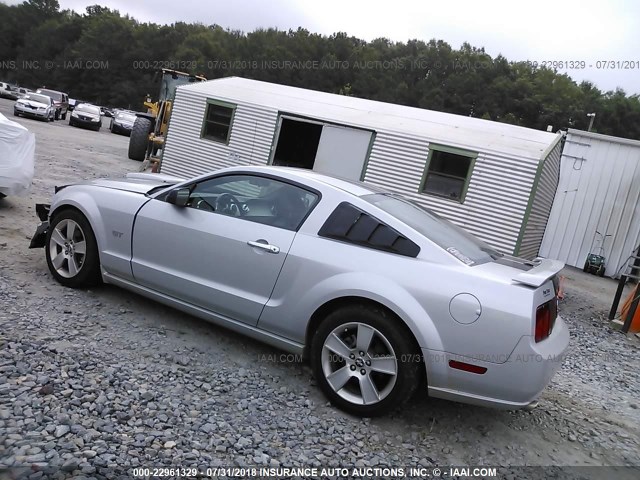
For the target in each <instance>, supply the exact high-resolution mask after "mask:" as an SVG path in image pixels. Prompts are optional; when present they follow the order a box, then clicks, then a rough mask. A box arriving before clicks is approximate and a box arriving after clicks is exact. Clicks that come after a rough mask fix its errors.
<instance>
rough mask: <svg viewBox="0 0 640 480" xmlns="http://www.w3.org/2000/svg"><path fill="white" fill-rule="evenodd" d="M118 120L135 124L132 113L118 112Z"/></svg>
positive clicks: (134, 117)
mask: <svg viewBox="0 0 640 480" xmlns="http://www.w3.org/2000/svg"><path fill="white" fill-rule="evenodd" d="M116 118H117V119H118V120H124V121H125V122H132V123H133V122H135V120H136V116H135V115H134V114H132V113H126V112H120V113H118V114H117V115H116Z"/></svg>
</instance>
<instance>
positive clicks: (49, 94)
mask: <svg viewBox="0 0 640 480" xmlns="http://www.w3.org/2000/svg"><path fill="white" fill-rule="evenodd" d="M38 93H43V94H45V95H46V96H47V97H51V98H53V99H54V100H58V101H60V100H62V94H61V93H60V92H54V91H53V90H44V89H43V90H40V91H39V92H38Z"/></svg>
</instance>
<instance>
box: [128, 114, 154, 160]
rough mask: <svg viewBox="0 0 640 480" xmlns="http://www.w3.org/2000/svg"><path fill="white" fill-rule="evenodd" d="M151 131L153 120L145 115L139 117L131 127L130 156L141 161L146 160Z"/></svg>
mask: <svg viewBox="0 0 640 480" xmlns="http://www.w3.org/2000/svg"><path fill="white" fill-rule="evenodd" d="M149 133H151V120H149V119H148V118H145V117H137V118H136V121H135V122H134V124H133V129H131V138H129V158H130V159H131V160H137V161H139V162H141V161H143V160H144V157H145V155H146V153H147V146H148V144H149Z"/></svg>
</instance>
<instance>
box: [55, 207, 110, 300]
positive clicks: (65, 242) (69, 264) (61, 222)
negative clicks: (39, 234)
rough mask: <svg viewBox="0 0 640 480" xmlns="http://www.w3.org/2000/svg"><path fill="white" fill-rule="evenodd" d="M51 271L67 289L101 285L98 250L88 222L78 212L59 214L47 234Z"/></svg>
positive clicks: (69, 211)
mask: <svg viewBox="0 0 640 480" xmlns="http://www.w3.org/2000/svg"><path fill="white" fill-rule="evenodd" d="M46 256H47V264H48V266H49V270H50V271H51V273H52V274H53V276H54V277H55V278H56V280H58V281H59V282H60V283H62V284H63V285H65V286H68V287H73V288H77V287H84V286H90V285H95V284H96V283H98V282H99V281H100V264H99V260H98V248H97V244H96V240H95V236H94V234H93V231H92V230H91V226H90V225H89V222H88V221H87V219H86V218H85V217H84V215H82V214H81V213H80V212H78V211H75V210H64V211H62V212H60V213H58V214H56V215H55V216H54V217H53V218H52V220H51V224H50V227H49V230H48V231H47V240H46Z"/></svg>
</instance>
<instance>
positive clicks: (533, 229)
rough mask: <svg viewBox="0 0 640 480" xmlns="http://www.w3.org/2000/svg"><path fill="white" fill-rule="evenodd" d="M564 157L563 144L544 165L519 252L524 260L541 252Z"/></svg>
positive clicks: (550, 155)
mask: <svg viewBox="0 0 640 480" xmlns="http://www.w3.org/2000/svg"><path fill="white" fill-rule="evenodd" d="M561 155H562V142H558V144H557V145H556V146H555V147H554V148H553V150H551V152H550V153H549V155H547V158H545V159H544V161H543V164H542V171H541V172H540V179H539V181H538V186H537V188H536V191H535V192H533V193H532V195H534V198H533V202H532V204H531V210H530V212H529V218H528V219H527V224H526V225H525V227H524V228H525V230H524V235H523V236H522V242H521V243H520V248H519V250H518V252H517V253H518V256H520V257H523V258H535V257H536V256H537V255H538V251H539V250H540V244H541V243H542V237H543V236H544V230H545V228H546V226H547V221H548V220H549V213H550V212H551V207H552V206H553V199H554V197H555V195H556V190H557V189H558V181H559V179H560V157H561Z"/></svg>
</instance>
